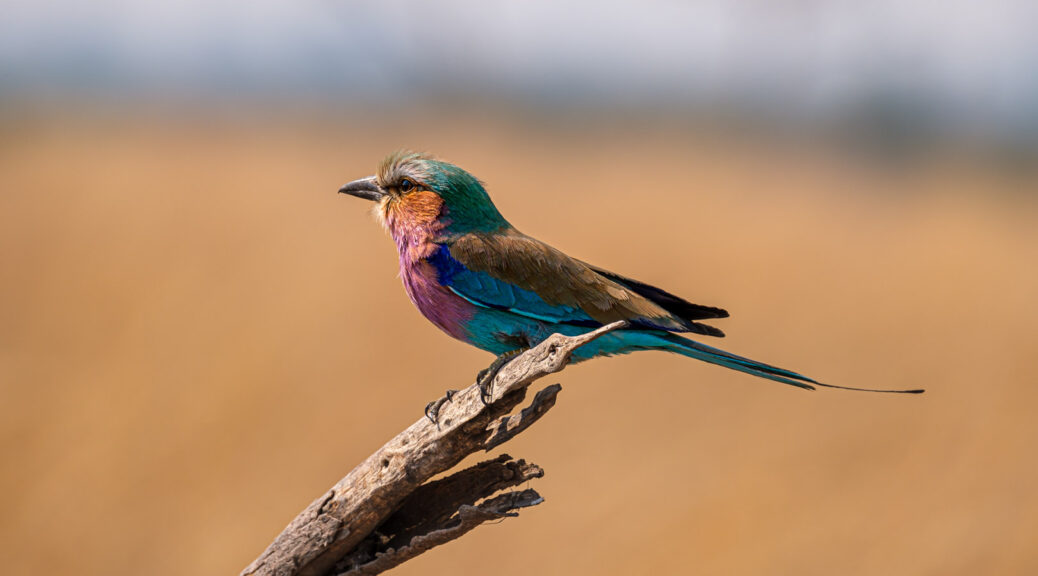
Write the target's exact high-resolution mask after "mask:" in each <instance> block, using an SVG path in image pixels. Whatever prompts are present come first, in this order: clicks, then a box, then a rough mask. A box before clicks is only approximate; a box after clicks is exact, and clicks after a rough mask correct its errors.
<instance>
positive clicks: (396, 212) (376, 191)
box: [339, 152, 508, 235]
mask: <svg viewBox="0 0 1038 576" xmlns="http://www.w3.org/2000/svg"><path fill="white" fill-rule="evenodd" d="M339 192H341V193H343V194H350V195H352V196H356V197H358V198H365V199H367V200H373V201H375V202H377V203H378V205H377V207H376V214H377V216H378V217H379V219H380V220H381V221H382V222H383V223H384V224H385V225H386V226H387V227H388V228H389V229H390V231H392V232H393V233H394V235H396V233H397V231H398V230H399V229H402V228H407V229H413V228H415V227H422V228H425V229H427V228H430V227H432V226H433V225H435V226H436V227H437V228H439V229H441V230H443V231H444V232H446V233H448V234H464V233H467V232H474V231H491V230H497V229H499V228H501V227H504V226H508V222H507V221H505V219H504V217H502V216H501V213H500V212H498V211H497V208H496V207H495V206H494V203H493V202H492V201H491V200H490V196H489V195H487V191H486V189H484V188H483V184H482V183H481V182H480V181H479V180H477V179H476V177H474V176H473V175H471V174H469V173H468V172H466V171H464V170H462V169H461V168H458V167H457V166H455V165H453V164H449V163H447V162H443V161H440V160H435V159H433V158H432V157H430V156H427V155H424V154H417V153H414V152H397V153H394V154H391V155H389V156H388V157H386V159H385V160H383V161H382V163H381V164H380V165H379V167H378V173H377V174H375V175H374V176H369V177H367V178H361V179H360V180H354V181H353V182H350V183H349V184H346V185H345V186H343V187H342V188H340V189H339Z"/></svg>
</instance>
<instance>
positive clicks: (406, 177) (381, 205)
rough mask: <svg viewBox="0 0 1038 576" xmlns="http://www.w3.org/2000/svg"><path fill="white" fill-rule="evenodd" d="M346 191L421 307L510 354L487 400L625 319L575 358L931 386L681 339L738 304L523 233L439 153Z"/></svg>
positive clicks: (713, 331)
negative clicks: (368, 206)
mask: <svg viewBox="0 0 1038 576" xmlns="http://www.w3.org/2000/svg"><path fill="white" fill-rule="evenodd" d="M339 192H341V193H344V194H350V195H353V196H357V197H359V198H365V199H368V200H373V201H375V202H377V203H378V206H377V208H376V214H377V217H378V218H379V219H380V220H381V221H382V223H383V225H384V226H385V227H386V228H387V229H388V230H389V233H390V235H392V237H393V240H394V241H395V242H396V246H397V250H398V252H399V255H400V277H401V278H402V279H403V282H404V288H405V289H406V290H407V295H408V296H409V297H410V298H411V302H413V303H414V305H415V306H417V307H418V310H419V311H421V313H422V314H423V315H424V316H425V317H426V318H428V319H429V320H430V321H431V322H432V323H433V324H435V325H436V326H437V327H439V328H440V329H441V330H443V331H444V332H446V333H447V334H449V335H451V336H453V337H454V338H457V339H458V340H461V341H462V342H467V343H468V344H471V345H473V346H475V347H477V348H480V349H482V350H486V351H488V352H492V353H494V354H496V355H498V359H497V360H496V361H495V362H494V363H493V364H491V366H490V368H488V369H487V370H484V371H483V372H482V373H481V374H480V376H479V382H480V386H481V389H482V390H483V392H484V398H486V394H487V393H488V388H487V387H488V386H489V384H490V383H491V382H492V381H493V377H494V375H495V374H496V372H497V370H499V369H500V368H501V366H503V365H504V364H505V363H506V362H507V361H508V360H509V359H511V358H512V357H513V356H515V355H517V354H518V353H521V352H522V351H524V350H526V349H528V348H530V347H532V346H535V345H536V344H537V343H539V342H541V341H542V340H544V339H545V338H547V337H548V336H549V335H551V334H553V333H561V334H564V335H568V336H572V335H576V334H581V333H584V332H587V331H589V330H593V329H595V328H597V327H599V326H603V325H605V324H608V323H610V322H614V321H617V320H626V321H627V322H628V326H627V327H626V328H625V329H623V330H618V331H615V332H611V333H608V334H606V335H604V336H602V337H600V338H598V339H597V340H594V341H593V342H591V343H589V344H586V345H584V346H583V347H581V348H578V349H577V350H576V351H575V352H574V353H573V361H575V362H579V361H582V360H587V359H589V358H592V357H595V356H609V355H613V354H626V353H628V352H634V351H637V350H663V351H666V352H674V353H677V354H681V355H683V356H688V357H690V358H695V359H697V360H703V361H704V362H710V363H712V364H718V365H720V366H724V367H726V368H731V369H733V370H738V371H740V372H745V373H747V374H752V375H754V376H759V377H761V378H767V379H769V380H774V381H776V382H782V383H784V384H790V385H793V386H796V387H799V388H805V389H808V390H813V389H814V386H827V387H831V388H844V389H850V390H866V391H876V392H899V393H919V392H922V390H868V389H861V388H847V387H843V386H834V385H830V384H822V383H820V382H818V381H816V380H813V379H811V378H808V377H807V376H804V375H802V374H798V373H796V372H792V371H790V370H786V369H783V368H778V367H776V366H771V365H769V364H764V363H763V362H757V361H756V360H750V359H749V358H744V357H742V356H737V355H735V354H731V353H729V352H725V351H723V350H720V349H718V348H714V347H711V346H707V345H705V344H701V343H699V342H696V341H694V340H690V339H688V338H685V337H683V336H679V335H678V333H686V334H697V335H702V336H718V337H720V336H724V333H723V332H721V330H719V329H717V328H715V327H713V326H710V325H707V324H704V323H703V322H701V321H703V320H711V319H716V318H725V317H727V316H728V312H726V311H724V310H722V309H720V308H714V307H711V306H701V305H699V304H693V303H691V302H688V301H687V300H684V299H682V298H679V297H677V296H675V295H673V294H671V293H669V292H666V291H665V290H661V289H659V288H656V287H654V286H650V285H648V284H645V283H642V282H639V281H637V280H633V279H631V278H627V277H624V276H621V275H619V274H615V273H613V272H609V271H607V270H603V269H602V268H598V267H596V266H592V265H591V264H587V263H586V262H582V261H580V260H577V259H575V258H571V257H569V256H567V255H565V254H563V253H562V252H560V251H559V250H557V249H555V248H553V247H551V246H549V245H547V244H545V243H543V242H541V241H539V240H537V239H535V238H531V237H530V236H527V235H525V234H523V233H522V232H520V231H518V230H516V229H515V227H513V226H512V225H511V224H509V223H508V221H507V220H505V218H504V217H503V216H502V215H501V213H500V212H498V210H497V208H496V207H495V206H494V203H493V202H492V201H491V200H490V196H489V195H487V192H486V189H485V188H484V187H483V184H482V183H481V182H480V181H479V180H477V179H476V178H475V177H473V176H472V175H471V174H469V173H468V172H466V171H464V170H462V169H461V168H459V167H457V166H455V165H453V164H449V163H447V162H443V161H440V160H436V159H434V158H432V157H430V156H426V155H423V154H416V153H411V152H398V153H395V154H392V155H390V156H389V157H387V158H386V159H385V160H383V161H382V163H381V165H379V168H378V173H377V174H376V175H375V176H370V177H368V178H363V179H361V180H356V181H354V182H350V183H349V184H346V185H345V186H343V187H342V188H340V189H339ZM438 407H439V406H438V405H437V406H436V407H435V408H436V409H438ZM430 410H431V408H430V409H427V414H429V416H430V418H431V419H433V420H434V421H435V411H432V412H430Z"/></svg>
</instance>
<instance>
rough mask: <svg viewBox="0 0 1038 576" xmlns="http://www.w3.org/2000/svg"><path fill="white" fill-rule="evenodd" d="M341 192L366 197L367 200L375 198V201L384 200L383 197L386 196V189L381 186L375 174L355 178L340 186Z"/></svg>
mask: <svg viewBox="0 0 1038 576" xmlns="http://www.w3.org/2000/svg"><path fill="white" fill-rule="evenodd" d="M339 193H340V194H349V195H350V196H356V197H357V198H364V199H366V200H374V201H375V202H378V201H379V200H382V198H384V197H385V196H386V191H385V190H383V189H382V188H380V187H379V185H378V182H376V181H375V177H374V176H368V177H367V178H361V179H360V180H354V181H353V182H350V183H349V184H347V185H345V186H343V187H342V188H339Z"/></svg>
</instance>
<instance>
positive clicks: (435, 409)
mask: <svg viewBox="0 0 1038 576" xmlns="http://www.w3.org/2000/svg"><path fill="white" fill-rule="evenodd" d="M457 393H458V391H457V390H448V391H447V393H446V394H444V396H443V398H437V399H436V400H433V401H432V402H429V403H428V404H426V405H425V417H426V418H428V419H429V421H430V422H432V423H433V424H435V425H436V427H437V428H439V427H440V408H442V407H443V405H444V403H446V402H454V395H455V394H457Z"/></svg>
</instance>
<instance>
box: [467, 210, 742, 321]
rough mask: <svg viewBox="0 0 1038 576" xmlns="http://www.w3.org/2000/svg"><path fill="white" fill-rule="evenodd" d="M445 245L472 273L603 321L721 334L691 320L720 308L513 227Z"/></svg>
mask: <svg viewBox="0 0 1038 576" xmlns="http://www.w3.org/2000/svg"><path fill="white" fill-rule="evenodd" d="M449 250H450V255H451V257H452V258H453V259H455V260H457V261H458V262H459V263H460V264H461V265H463V266H464V267H465V268H466V269H468V270H470V271H472V272H476V273H483V274H487V275H489V276H491V277H492V278H494V279H495V280H498V281H501V282H506V283H508V284H511V285H514V286H517V287H519V288H521V289H523V290H527V291H530V292H533V293H535V294H536V295H537V296H539V297H540V298H541V299H542V300H543V301H544V302H545V303H546V304H548V305H551V306H566V307H576V308H579V309H580V310H582V311H583V312H584V313H585V314H587V316H589V317H591V318H592V319H594V320H595V321H597V322H601V323H603V324H606V323H609V322H615V321H617V320H628V321H630V322H632V324H633V325H634V326H635V327H641V328H655V329H662V330H669V331H674V332H694V333H698V334H708V335H711V336H723V335H724V333H723V332H721V331H720V330H718V329H717V328H714V327H712V326H707V325H705V324H700V323H698V322H694V321H693V320H694V319H698V318H707V317H709V318H720V317H723V316H724V315H726V314H727V313H725V312H724V311H723V310H720V309H717V308H708V307H705V306H697V305H695V304H691V303H689V302H686V301H684V300H681V299H680V298H678V297H677V296H673V295H672V294H669V293H667V292H664V291H663V290H659V289H658V288H654V287H652V286H649V285H647V284H643V283H640V282H636V281H634V280H630V279H628V278H624V277H622V276H618V275H615V274H612V273H611V272H607V271H605V270H601V269H597V268H593V267H591V266H589V265H588V264H585V263H584V262H581V261H579V260H576V259H573V258H570V257H569V256H566V255H565V254H563V253H562V252H560V251H559V250H556V249H555V248H553V247H551V246H549V245H547V244H545V243H543V242H541V241H539V240H537V239H535V238H531V237H529V236H526V235H525V234H522V233H520V232H518V231H516V230H514V229H512V230H508V231H505V232H497V233H494V234H482V233H470V234H465V235H463V236H460V237H456V238H454V239H452V241H451V242H450V243H449ZM469 296H470V297H473V298H475V297H478V295H469ZM683 312H689V313H688V314H684V315H683V314H682V313H683ZM705 314H709V315H708V316H707V315H705ZM693 316H695V317H696V318H693Z"/></svg>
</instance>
